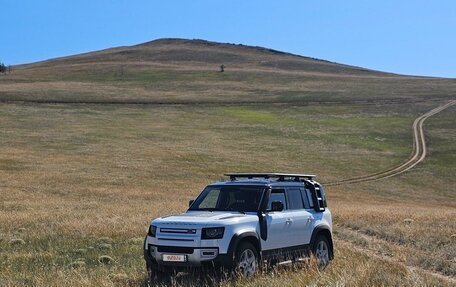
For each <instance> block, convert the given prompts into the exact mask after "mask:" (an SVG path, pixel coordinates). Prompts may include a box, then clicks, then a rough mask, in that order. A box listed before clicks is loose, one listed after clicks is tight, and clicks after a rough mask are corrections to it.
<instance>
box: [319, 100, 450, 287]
mask: <svg viewBox="0 0 456 287" xmlns="http://www.w3.org/2000/svg"><path fill="white" fill-rule="evenodd" d="M454 104H456V100H452V101H450V102H448V103H447V104H445V105H442V106H439V107H437V108H435V109H432V110H430V111H429V112H427V113H425V114H423V115H421V116H419V117H418V118H416V119H415V121H414V122H413V126H412V130H413V151H412V154H411V156H410V157H409V158H408V159H407V160H406V161H404V162H403V163H401V164H399V165H397V166H394V167H392V168H390V169H387V170H384V171H380V172H377V173H374V174H370V175H366V176H360V177H354V178H350V179H346V180H341V181H335V182H329V183H326V184H325V185H326V186H335V185H342V184H349V183H356V182H366V181H374V180H380V179H384V178H389V177H392V176H396V175H399V174H401V173H404V172H406V171H408V170H410V169H411V168H413V167H415V166H416V165H417V164H418V163H420V162H421V161H423V160H424V158H425V157H426V140H425V137H424V131H423V123H424V121H425V120H426V119H427V118H429V117H431V116H433V115H435V114H437V113H439V112H441V111H443V110H445V109H447V108H448V107H451V106H453V105H454ZM337 229H339V235H338V236H337V240H339V241H342V242H345V244H349V245H350V246H351V247H352V248H354V249H355V250H358V251H360V252H363V253H365V254H368V255H369V256H373V257H377V258H379V259H381V260H386V261H390V262H397V263H400V264H403V262H400V261H398V260H397V259H393V258H390V257H388V256H383V255H379V254H381V253H382V252H383V250H385V248H386V249H388V250H389V249H394V248H405V247H404V246H401V245H400V244H395V243H393V242H389V241H385V240H382V239H380V238H378V237H376V236H372V235H368V234H364V233H362V232H360V231H356V230H353V229H350V228H347V227H344V226H341V225H337ZM344 233H349V234H351V236H352V237H354V238H359V239H362V240H365V241H366V242H370V243H374V244H373V245H378V246H380V245H379V243H381V245H383V247H380V248H379V249H377V250H376V249H370V248H366V247H362V246H359V244H356V243H354V242H353V241H352V240H349V239H347V238H344V236H343V234H344ZM406 267H407V268H408V269H409V270H411V271H419V272H424V273H427V274H429V275H432V276H436V277H438V278H441V279H445V280H448V281H449V282H456V279H455V278H454V277H452V276H448V275H444V274H442V273H440V272H437V271H435V270H432V269H427V268H422V267H418V266H410V265H406Z"/></svg>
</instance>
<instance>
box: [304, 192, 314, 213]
mask: <svg viewBox="0 0 456 287" xmlns="http://www.w3.org/2000/svg"><path fill="white" fill-rule="evenodd" d="M306 195H307V201H308V202H309V207H310V208H313V207H314V203H313V199H312V193H311V191H310V189H308V188H306Z"/></svg>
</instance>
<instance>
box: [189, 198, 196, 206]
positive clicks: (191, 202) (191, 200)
mask: <svg viewBox="0 0 456 287" xmlns="http://www.w3.org/2000/svg"><path fill="white" fill-rule="evenodd" d="M194 201H195V200H194V199H190V200H189V201H188V207H190V206H192V204H193V202H194Z"/></svg>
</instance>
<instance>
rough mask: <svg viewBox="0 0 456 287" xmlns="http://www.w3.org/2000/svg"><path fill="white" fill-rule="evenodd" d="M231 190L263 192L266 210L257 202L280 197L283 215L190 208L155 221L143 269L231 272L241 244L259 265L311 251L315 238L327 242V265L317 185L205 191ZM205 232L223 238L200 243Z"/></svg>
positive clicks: (327, 223) (325, 218)
mask: <svg viewBox="0 0 456 287" xmlns="http://www.w3.org/2000/svg"><path fill="white" fill-rule="evenodd" d="M234 187H236V188H238V187H239V188H243V187H258V188H263V189H264V193H263V195H262V198H261V201H262V202H263V201H264V204H266V199H264V198H263V197H265V196H267V197H268V198H267V202H268V206H270V205H271V204H272V203H271V202H272V199H273V198H274V196H276V197H282V194H283V195H285V197H286V199H285V198H284V199H283V200H279V201H285V202H283V204H284V205H285V209H283V210H282V211H278V210H277V211H268V210H267V209H265V208H263V209H264V210H263V211H257V212H253V211H250V212H249V211H246V212H243V211H206V210H201V211H200V210H191V209H192V208H190V209H189V210H188V211H187V212H185V213H182V214H177V215H168V216H163V217H159V218H156V219H154V220H152V222H151V223H150V228H152V231H151V230H150V231H149V234H148V236H146V238H145V242H144V255H145V259H146V262H147V265H148V268H149V269H159V270H160V268H167V267H171V268H176V269H179V268H181V267H183V268H187V267H199V266H203V265H209V266H214V265H221V266H231V265H232V264H233V260H234V256H235V251H236V248H237V246H239V243H240V242H243V241H248V242H250V243H251V244H252V245H253V246H255V249H257V250H256V251H257V252H258V256H259V258H260V259H261V261H263V260H267V259H270V258H284V257H286V256H288V255H291V256H294V255H293V254H294V253H296V252H299V253H300V254H302V253H303V252H306V251H310V250H312V247H313V244H314V242H313V241H314V240H315V238H316V237H317V236H318V235H320V236H326V237H327V242H328V243H329V245H330V254H329V256H330V258H329V259H332V255H333V248H332V217H331V213H330V211H329V209H327V208H326V199H325V195H324V191H323V188H322V187H321V185H319V184H318V183H317V182H315V181H313V180H312V179H307V180H302V181H299V182H298V181H287V180H271V179H260V180H259V179H248V180H231V181H226V182H218V183H214V184H211V185H209V186H208V187H207V188H213V189H217V188H220V190H222V189H224V188H225V189H229V188H234ZM219 194H220V191H219ZM298 194H300V196H301V197H300V198H301V200H302V207H303V208H295V207H296V204H295V203H292V202H290V200H291V197H292V196H293V195H294V196H295V199H296V198H299V197H296V196H297V195H298ZM273 195H274V196H273ZM200 196H201V195H200ZM304 197H307V199H305V198H304ZM197 200H198V198H197ZM274 201H275V200H274ZM295 201H296V200H295ZM275 202H276V201H275ZM316 205H318V206H316ZM193 206H194V204H193ZM260 206H261V204H260ZM263 206H266V205H263ZM297 206H300V203H299V204H297ZM292 207H293V209H292ZM205 228H216V230H215V231H214V230H212V231H213V232H216V231H220V230H221V229H220V228H223V235H222V237H221V238H219V239H203V238H202V237H203V235H202V232H203V229H205ZM217 228H218V229H217ZM154 230H155V231H154ZM154 232H155V233H154ZM204 232H205V233H206V230H205V231H204Z"/></svg>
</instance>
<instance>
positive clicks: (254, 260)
mask: <svg viewBox="0 0 456 287" xmlns="http://www.w3.org/2000/svg"><path fill="white" fill-rule="evenodd" d="M257 269H258V252H257V250H256V248H255V247H254V246H253V245H252V244H251V243H249V242H242V243H241V244H240V246H239V248H238V249H237V250H236V256H235V272H236V273H238V274H239V275H241V276H244V277H251V276H253V275H254V274H255V273H256V271H257Z"/></svg>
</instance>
